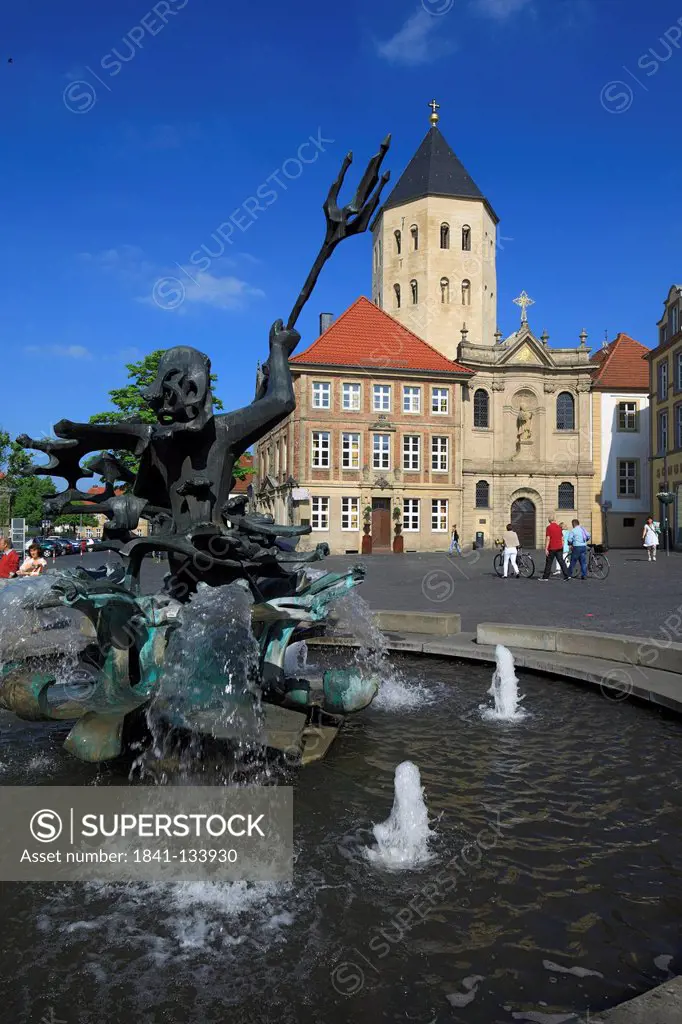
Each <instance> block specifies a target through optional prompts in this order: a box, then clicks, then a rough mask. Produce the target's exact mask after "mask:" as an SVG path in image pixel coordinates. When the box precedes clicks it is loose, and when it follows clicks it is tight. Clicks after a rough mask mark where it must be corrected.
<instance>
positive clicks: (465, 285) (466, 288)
mask: <svg viewBox="0 0 682 1024" xmlns="http://www.w3.org/2000/svg"><path fill="white" fill-rule="evenodd" d="M462 305H463V306H470V305H471V281H462Z"/></svg>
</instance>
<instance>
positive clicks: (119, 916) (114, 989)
mask: <svg viewBox="0 0 682 1024" xmlns="http://www.w3.org/2000/svg"><path fill="white" fill-rule="evenodd" d="M343 660H344V661H345V662H347V656H346V657H345V659H343ZM309 661H311V662H313V666H312V668H314V669H318V670H321V669H322V668H324V667H326V666H327V665H331V664H338V661H336V660H335V659H334V658H332V656H331V652H324V653H322V652H319V651H316V650H312V649H311V653H310V655H309ZM398 667H399V669H400V672H401V674H402V679H398V680H395V679H394V680H393V683H392V687H393V689H392V691H391V690H390V688H389V691H387V692H392V693H393V695H394V696H393V700H392V703H391V702H390V701H389V702H384V701H382V700H381V699H380V698H381V695H380V698H379V699H378V702H375V703H374V704H373V705H372V706H371V707H370V708H369V709H368V710H367V712H366V713H365V714H364V715H363V716H362V717H357V718H354V719H352V720H350V721H349V722H348V723H347V725H346V727H345V729H344V732H343V737H342V742H339V743H336V744H335V745H334V747H333V749H332V751H330V754H329V756H328V757H327V758H326V760H325V761H324V762H323V763H322V764H320V765H318V766H317V767H315V768H313V769H311V770H310V771H306V772H302V773H295V774H294V775H291V774H289V773H287V772H286V771H285V772H284V774H283V776H282V778H283V779H288V780H289V781H292V780H293V782H294V784H295V786H296V800H295V806H296V836H297V860H296V874H295V882H294V884H293V885H292V886H289V887H286V886H284V887H280V888H277V887H264V888H260V889H259V888H258V887H241V888H239V887H236V888H235V887H231V886H223V887H215V888H213V889H210V890H208V889H206V888H201V887H194V888H187V887H184V888H183V887H172V886H163V885H158V886H147V887H141V886H109V887H107V889H106V890H105V889H103V888H102V887H97V886H87V887H74V886H68V887H64V889H63V891H62V892H57V891H56V890H55V889H54V888H47V887H42V888H41V887H28V886H20V885H16V886H14V885H13V886H5V887H4V890H3V893H2V894H1V895H0V902H1V904H2V905H1V907H0V909H1V911H2V913H3V920H4V921H5V922H6V924H5V930H6V939H7V948H8V949H11V948H14V950H15V953H14V955H16V951H17V950H18V951H19V952H20V953H21V954H22V956H21V960H20V965H19V968H18V970H17V968H16V967H14V968H13V972H14V975H15V977H14V984H13V987H12V989H9V991H8V992H7V995H6V997H5V998H4V1002H5V1005H7V1008H8V1012H9V1011H10V1010H14V1011H15V1013H16V1010H15V1006H19V1005H20V1006H21V1008H22V1009H23V1011H24V1012H25V1013H26V1014H27V1019H31V1015H33V1016H36V1019H39V1018H40V1013H42V1012H43V1005H44V1002H41V998H42V993H43V992H45V991H48V990H49V991H50V992H51V993H52V998H53V999H54V1005H55V1007H58V1006H59V1005H60V1002H59V1001H60V1000H62V1001H66V1000H67V999H68V1000H69V1005H71V1004H72V1003H74V1002H75V1001H77V1002H78V1004H79V1005H81V1006H84V1007H88V1006H91V1007H93V1011H92V1018H91V1019H92V1024H94V1021H95V1019H96V1013H97V1012H98V1011H96V1010H95V1009H94V1007H95V1006H99V1005H101V1003H102V1001H105V1002H106V1003H107V1005H108V1006H109V1007H110V1011H109V1014H108V1017H107V1024H119V1021H120V1022H121V1024H123V1021H125V1020H128V1019H135V1020H136V1021H141V1022H143V1024H147V1022H149V1024H152V1022H153V1021H156V1020H158V1019H159V1015H160V1011H159V1007H161V1008H163V1007H166V1008H168V1013H169V1015H170V1016H169V1019H170V1020H178V1021H179V1020H182V1019H192V1015H194V1017H196V1018H199V1019H202V1020H205V1021H206V1022H207V1024H214V1022H215V1024H217V1022H219V1021H223V1020H224V1019H225V1016H226V1014H229V1016H230V1019H231V1020H234V1021H236V1022H237V1024H251V1022H252V1021H253V1020H254V1016H253V1006H254V1005H255V1002H256V1000H257V1001H258V1018H259V1019H260V1020H263V1021H266V1022H269V1021H273V1022H274V1021H277V1022H282V1021H284V1022H287V1024H288V1022H289V1021H292V1022H293V1021H294V1020H295V1019H296V1020H301V1021H304V1022H308V1021H311V1022H312V1021H314V1020H319V1019H323V1020H324V1021H325V1024H346V1021H348V1020H352V1019H372V1017H376V1019H387V1020H406V1019H408V1020H409V1019H411V1020H424V1021H425V1022H430V1021H435V1022H438V1024H441V1022H442V1024H450V1022H452V1021H453V1020H465V1021H470V1022H472V1024H493V1022H494V1024H512V1022H514V1021H518V1020H521V1021H523V1020H528V1021H531V1020H532V1021H536V1022H537V1021H539V1022H541V1024H542V1022H543V1021H545V1020H546V1021H552V1020H553V1021H556V1020H557V1019H558V1018H559V1017H562V1016H563V1018H564V1019H566V1020H568V1019H570V1017H571V1015H572V1014H573V1015H575V1017H576V1018H577V1017H578V1016H581V1017H582V1019H583V1020H585V1019H587V1010H588V1008H589V1010H590V1014H591V1016H592V1017H594V1016H595V1014H596V1013H598V1012H599V1011H601V1010H604V1009H605V1008H608V1007H611V1006H614V1005H616V1004H618V1003H620V1002H623V1001H624V1000H626V999H629V998H630V997H632V996H634V995H637V994H638V993H640V992H643V991H645V990H647V989H649V988H651V987H653V986H654V985H656V984H659V983H661V982H663V981H665V980H666V978H668V977H670V976H671V975H672V974H674V973H676V972H679V970H680V968H681V967H682V964H680V962H679V915H680V909H681V908H682V875H681V873H680V870H679V867H678V851H679V849H680V847H681V840H682V814H681V813H680V812H681V811H682V795H681V787H680V785H679V783H680V777H681V776H682V742H681V741H682V723H681V722H680V721H679V720H678V719H676V718H674V717H673V716H669V715H668V714H667V713H665V712H661V711H657V710H655V709H651V708H647V707H644V706H640V705H638V704H634V703H632V702H619V703H613V702H608V701H605V700H604V699H603V698H602V697H601V696H600V695H599V693H598V692H595V691H591V690H586V689H584V688H581V687H574V686H557V685H556V683H555V682H554V681H551V680H549V679H548V678H543V677H541V676H537V675H531V674H528V673H525V672H523V671H518V672H517V674H518V676H519V689H520V691H521V692H522V693H523V694H524V707H525V709H526V711H527V716H526V718H525V719H524V720H523V721H521V722H488V721H484V720H483V719H482V718H481V715H480V712H479V705H480V704H481V703H485V702H486V700H487V699H488V698H487V691H488V689H489V687H490V679H491V674H492V670H491V669H490V668H489V667H488V666H476V665H463V664H458V663H455V662H453V661H443V660H439V659H417V658H409V659H407V658H405V659H399V663H398ZM405 689H406V690H408V691H411V692H412V695H413V696H414V698H415V700H414V701H412V703H409V702H408V701H407V700H406V699H402V693H401V691H402V690H405ZM58 729H59V726H57V725H54V724H52V723H45V724H43V723H37V724H29V723H21V722H17V721H16V720H14V721H13V722H12V723H11V725H10V723H8V721H7V719H6V718H5V716H0V730H2V731H1V732H0V736H1V737H2V746H1V747H0V762H2V763H3V764H4V765H5V766H6V767H5V769H4V772H3V775H2V777H1V778H2V782H3V783H4V784H29V783H31V784H40V783H41V782H47V781H50V782H51V783H53V784H69V783H71V784H87V783H88V782H92V781H93V779H94V778H98V780H99V784H102V785H106V784H111V783H116V782H120V781H121V778H120V777H117V776H116V774H115V772H113V771H112V770H111V769H107V770H104V771H102V772H98V770H97V769H96V768H95V767H94V766H92V765H85V764H81V763H78V762H74V761H73V760H72V759H69V758H68V757H67V756H66V755H65V754H64V753H63V752H62V751H61V749H60V746H59V743H58V740H59V734H58V731H57V732H56V733H55V731H54V730H58ZM406 760H409V761H412V762H413V763H414V764H415V765H417V766H418V767H419V770H420V774H421V780H420V781H421V785H422V786H423V787H424V794H425V799H426V804H427V807H428V813H429V820H430V823H431V825H432V827H433V828H434V830H435V832H436V837H435V839H434V842H433V844H432V845H431V849H432V852H433V853H434V855H435V859H434V861H432V862H430V863H428V864H425V865H423V866H422V867H421V868H419V869H417V870H408V871H393V870H385V869H383V868H382V867H381V865H377V864H372V863H371V862H370V861H368V859H367V857H366V856H365V855H364V853H363V850H364V849H365V848H366V847H367V846H369V845H372V844H373V843H374V842H375V839H374V836H373V831H372V826H373V825H374V824H375V823H377V822H385V821H386V819H387V818H388V817H389V815H390V812H391V808H392V805H393V799H394V775H395V769H396V766H397V765H398V764H400V763H401V762H403V761H406ZM84 964H92V965H93V967H92V968H87V969H85V970H84ZM95 965H96V966H95ZM0 966H1V965H0ZM3 976H4V977H5V978H8V977H10V976H11V975H10V974H9V964H7V965H6V970H5V971H4V972H3ZM197 976H200V977H201V979H202V984H201V985H200V986H198V985H197V983H196V979H197ZM12 999H15V1000H20V1001H21V1002H20V1003H17V1002H15V1003H12ZM107 1001H108V1002H107ZM64 1004H65V1003H64ZM38 1009H40V1013H38V1012H37V1011H38ZM542 1015H544V1016H542ZM19 1019H21V1016H20V1015H19ZM672 1019H674V1018H671V1020H672ZM84 1024H90V1021H89V1020H88V1018H87V1014H86V1017H85V1018H84Z"/></svg>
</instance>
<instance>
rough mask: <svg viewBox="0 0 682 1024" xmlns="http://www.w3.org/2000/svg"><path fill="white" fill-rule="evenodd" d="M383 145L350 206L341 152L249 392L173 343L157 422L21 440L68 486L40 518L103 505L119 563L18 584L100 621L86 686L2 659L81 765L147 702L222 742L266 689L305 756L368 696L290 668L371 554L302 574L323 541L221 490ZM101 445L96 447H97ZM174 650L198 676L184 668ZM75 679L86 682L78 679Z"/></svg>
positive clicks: (267, 703) (368, 192)
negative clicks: (226, 383) (241, 640)
mask: <svg viewBox="0 0 682 1024" xmlns="http://www.w3.org/2000/svg"><path fill="white" fill-rule="evenodd" d="M389 141H390V137H389V138H386V139H385V140H384V141H383V142H382V143H381V146H380V148H379V152H378V153H377V154H376V155H375V156H374V157H372V159H371V160H370V161H369V164H368V166H367V168H366V170H365V172H364V174H363V176H362V179H361V181H360V184H359V186H358V189H357V191H356V194H355V196H354V198H353V200H352V201H351V202H350V203H349V204H348V205H347V206H344V207H340V206H339V205H338V195H339V191H340V188H341V186H342V184H343V181H344V177H345V174H346V172H347V170H348V167H349V166H350V163H351V161H352V154H350V153H349V154H348V155H347V156H346V158H345V160H344V162H343V165H342V168H341V171H340V173H339V175H338V177H337V178H336V180H335V181H334V182H333V184H332V186H331V188H330V191H329V194H328V196H327V199H326V202H325V204H324V212H325V216H326V234H325V238H324V241H323V243H322V246H321V248H320V251H319V253H318V256H317V258H316V260H315V262H314V263H313V265H312V268H311V270H310V272H309V274H308V277H307V279H306V281H305V284H304V286H303V288H302V290H301V292H300V294H299V296H298V298H297V300H296V302H295V304H294V306H293V309H292V311H291V314H290V316H289V319H288V321H287V324H286V326H284V324H283V322H282V321H281V320H278V321H276V322H275V323H274V324H273V326H272V328H271V330H270V353H269V358H268V360H267V362H266V363H265V365H264V366H263V367H262V368H260V370H259V373H258V378H257V382H256V395H255V398H254V400H253V401H252V402H251V404H250V405H247V406H245V407H244V408H241V409H237V410H235V411H233V412H229V413H226V414H223V415H214V411H213V397H212V394H211V385H210V372H211V367H210V362H209V359H208V357H207V356H205V355H204V354H203V353H201V352H198V351H197V350H196V349H193V348H187V347H177V348H172V349H169V350H168V351H166V352H165V353H164V354H163V356H162V358H161V360H160V362H159V367H158V373H157V376H156V379H155V380H154V381H153V382H152V384H151V386H150V387H148V388H147V390H146V393H145V398H146V400H147V403H148V405H149V406H150V408H151V409H152V410H153V412H154V413H155V415H156V419H157V422H156V423H155V424H148V423H145V422H140V421H136V420H132V419H131V420H128V421H121V422H117V423H114V424H93V423H74V422H72V421H70V420H61V421H60V422H59V423H57V424H56V425H55V428H54V430H55V434H56V438H51V439H48V440H35V439H32V438H30V437H28V436H27V435H21V436H20V437H19V438H17V440H18V441H19V443H20V444H21V445H22V446H23V447H24V448H33V449H36V450H38V451H41V452H44V453H45V454H47V456H48V457H49V461H48V462H47V463H46V464H45V465H41V466H34V467H32V468H31V470H30V472H31V473H34V474H36V475H39V476H40V475H42V476H57V477H61V478H63V479H65V480H66V482H67V487H66V489H65V490H63V491H62V492H61V493H59V494H57V495H55V496H53V497H50V498H49V499H47V500H46V502H45V512H46V517H47V518H52V517H54V516H55V515H58V514H76V515H78V514H79V513H81V512H87V513H88V514H92V512H93V511H96V512H97V513H101V514H103V515H104V516H106V518H107V525H106V526H105V528H104V531H103V539H104V544H105V547H106V548H108V549H110V550H112V551H115V552H117V553H118V554H119V556H120V557H121V559H122V560H123V564H122V565H116V566H104V567H102V568H100V569H86V568H82V567H79V568H76V569H69V570H66V571H61V570H59V571H56V572H54V573H53V574H51V576H50V584H49V585H48V586H46V587H43V588H41V590H40V592H39V593H35V594H33V593H27V594H26V599H25V604H26V606H27V607H32V608H33V609H40V610H42V609H47V608H55V607H59V606H60V605H61V606H66V607H67V608H69V609H73V610H75V611H77V612H79V613H82V615H84V616H85V618H86V619H88V620H89V622H90V629H91V634H92V640H93V642H92V643H90V644H88V645H87V647H86V648H85V650H84V651H83V652H82V654H81V656H80V658H79V662H78V664H77V665H76V666H75V668H74V680H77V681H78V685H75V684H74V686H72V687H67V691H68V693H69V695H70V698H71V699H66V700H63V699H62V700H60V699H55V696H54V688H55V686H56V685H57V670H56V669H55V668H54V666H53V665H46V666H45V667H43V668H41V670H37V669H36V668H35V666H34V667H30V666H29V665H27V663H26V662H25V660H22V658H20V657H19V656H16V655H14V656H13V655H12V654H10V655H9V657H7V656H4V663H3V665H2V669H1V670H0V708H5V709H8V710H10V711H13V712H14V713H15V714H16V715H17V716H19V717H20V718H24V719H28V720H32V721H38V720H50V719H52V720H74V719H75V724H74V725H73V727H72V729H71V731H70V732H69V735H68V737H67V739H66V741H65V747H66V749H67V750H68V751H69V752H70V753H72V754H74V755H76V756H77V757H79V758H81V759H82V760H84V761H106V760H110V759H112V758H116V757H118V756H119V755H121V754H122V753H124V752H125V751H126V750H129V749H130V739H129V733H130V729H131V727H132V725H133V723H136V724H138V723H139V722H140V718H141V713H142V714H143V715H144V713H145V712H146V711H147V710H148V709H149V707H150V706H152V705H153V706H154V716H155V718H156V719H157V721H158V720H162V721H165V722H166V724H167V725H168V727H169V728H170V729H175V730H195V731H198V732H200V733H207V734H210V735H213V736H216V737H218V738H221V737H224V738H226V739H230V738H232V737H233V735H234V730H235V719H236V718H238V717H239V716H240V715H242V713H243V712H244V711H245V709H248V708H253V707H256V706H260V704H261V703H263V705H264V708H265V734H266V740H265V742H266V745H268V746H274V747H279V748H281V749H285V750H287V751H291V750H292V748H294V747H295V748H297V749H299V751H300V754H301V759H302V760H303V762H304V763H305V761H306V749H305V748H306V730H309V729H312V730H313V731H314V733H315V743H314V752H312V751H311V752H309V759H314V758H317V757H319V756H322V755H323V754H324V752H325V751H326V749H327V747H328V745H329V743H330V742H331V741H332V739H333V738H334V736H335V735H336V733H337V732H338V729H339V728H340V725H341V723H342V721H343V716H344V715H346V714H348V713H350V712H354V711H358V710H360V709H362V708H364V707H366V706H367V705H368V704H370V703H371V701H372V700H373V698H374V696H375V695H376V692H377V689H378V678H377V677H376V675H374V674H372V673H371V672H370V673H366V672H363V671H362V669H361V668H360V667H359V666H353V667H352V668H348V669H346V668H335V669H328V670H327V671H325V672H324V673H323V675H322V677H321V678H319V679H308V678H305V677H303V676H302V675H301V674H300V670H302V669H300V666H301V663H300V662H299V665H298V666H296V665H295V664H294V668H295V669H299V671H295V672H294V673H293V674H292V675H289V674H288V672H287V668H289V666H290V665H291V664H292V662H291V659H289V661H288V662H286V661H285V658H286V652H287V648H288V646H289V644H290V643H291V642H294V643H297V642H300V641H302V640H304V639H305V637H306V636H310V635H316V634H319V633H320V632H323V631H324V628H325V620H326V617H327V614H328V609H329V606H330V605H331V604H333V602H335V601H336V600H338V599H339V598H341V597H343V596H344V595H345V594H347V593H348V591H349V590H350V589H352V588H353V587H355V586H357V585H358V584H359V583H361V582H362V580H363V576H364V570H363V568H362V567H361V566H358V565H356V566H353V567H352V568H351V569H349V570H348V571H347V572H345V573H329V572H327V573H310V574H308V573H307V571H306V570H307V567H308V565H309V563H311V562H314V561H318V560H319V559H321V558H323V557H324V556H325V555H327V554H328V553H329V549H328V547H327V545H326V544H318V545H317V548H316V549H315V550H314V551H312V552H307V553H301V552H297V551H296V544H297V543H298V540H299V538H300V537H301V536H302V535H303V534H308V533H310V532H311V528H310V527H309V526H293V525H282V524H278V523H275V521H274V519H273V518H272V517H271V516H267V515H261V514H258V513H257V512H256V511H254V510H252V509H251V508H250V507H249V501H248V499H247V498H242V497H241V496H240V497H236V498H230V497H229V495H230V491H231V490H232V487H233V485H234V478H233V467H234V465H235V463H236V462H237V460H238V459H239V458H240V456H241V455H242V454H243V453H244V452H245V451H246V450H247V449H248V448H250V447H251V446H252V445H253V444H254V443H255V442H257V441H258V440H259V439H260V438H261V437H263V436H264V435H266V434H267V433H268V432H269V431H270V430H272V429H273V428H274V427H276V426H277V424H279V423H280V422H281V421H282V420H283V419H285V417H286V416H288V415H289V414H290V413H291V412H292V411H293V409H294V408H295V398H294V390H293V383H292V377H291V371H290V368H289V357H290V356H291V354H292V353H293V351H294V349H295V348H296V345H297V344H298V342H299V341H300V335H299V334H298V332H297V331H296V329H295V324H296V321H297V319H298V317H299V315H300V313H301V310H302V309H303V307H304V305H305V303H306V302H307V300H308V299H309V297H310V295H311V293H312V291H313V288H314V286H315V283H316V282H317V279H318V277H319V274H320V272H321V270H322V267H323V266H324V264H325V263H326V262H327V260H328V259H329V258H330V256H331V255H332V253H333V251H334V250H335V248H336V246H337V245H339V243H340V242H341V241H343V239H345V238H347V237H350V236H352V235H356V234H360V233H362V232H364V231H365V230H366V229H367V227H368V225H369V223H370V221H371V219H372V217H373V215H374V213H375V211H376V209H377V207H378V205H379V201H380V198H381V192H382V189H383V187H384V185H385V183H386V181H387V180H388V177H389V175H388V173H387V172H384V173H383V174H382V175H381V177H380V174H379V172H380V167H381V164H382V161H383V159H384V156H385V154H386V152H387V150H388V147H389ZM121 450H123V451H125V452H129V453H131V454H133V455H134V456H136V457H137V458H139V469H138V471H137V473H136V474H133V473H132V472H131V471H130V470H129V469H128V468H127V466H126V465H125V464H124V463H123V462H122V461H121V460H120V458H118V457H117V455H116V452H117V451H121ZM92 453H99V455H98V456H97V457H96V458H95V459H94V460H93V459H92ZM88 456H90V459H89V461H88V463H87V465H86V466H83V465H81V460H82V459H84V458H85V457H88ZM94 472H96V473H98V474H99V475H100V476H101V478H102V482H103V484H104V489H103V493H101V494H99V495H96V496H93V495H91V494H86V493H85V492H83V491H81V490H79V489H78V487H77V483H78V481H79V480H80V479H82V478H84V477H85V478H87V477H92V476H93V475H94ZM122 488H123V490H122ZM93 503H94V504H95V505H96V506H97V507H96V509H93ZM140 518H142V519H146V520H148V521H149V522H150V524H151V527H152V531H151V533H150V535H149V536H148V537H138V536H137V535H136V534H135V533H134V532H133V531H134V530H135V528H136V527H137V524H138V521H139V520H140ZM155 551H157V552H158V551H162V552H166V553H167V556H168V562H169V569H170V572H169V574H168V575H167V577H166V579H165V584H164V588H163V590H162V591H161V592H160V593H156V594H152V595H146V594H143V593H142V592H141V586H140V570H141V565H142V562H143V560H144V558H145V557H146V556H147V555H150V554H152V552H155ZM17 585H18V586H21V584H20V583H19V584H17ZM14 586H15V584H11V585H10V587H14ZM216 588H217V590H218V591H222V590H224V589H225V588H229V589H230V590H231V592H232V593H231V596H230V597H229V599H225V600H223V598H222V597H219V596H218V594H217V593H216ZM22 593H23V592H22ZM237 606H239V608H240V609H241V611H240V614H241V615H244V614H245V615H246V616H247V618H248V620H249V623H250V635H251V637H252V640H253V646H254V651H255V656H254V660H255V667H254V668H253V671H247V670H244V671H239V670H235V668H234V666H231V668H230V671H229V673H227V674H226V668H225V659H224V658H221V657H219V656H217V650H216V646H215V645H216V644H217V645H218V646H220V642H221V641H220V639H219V638H220V635H221V625H222V632H224V630H225V628H226V626H227V621H226V618H225V617H226V616H227V617H228V618H229V616H230V615H231V614H232V612H231V609H233V608H236V607H237ZM202 609H203V612H204V613H206V614H208V617H209V619H211V617H212V621H213V626H212V628H204V629H203V632H202V630H201V629H199V633H198V634H197V635H200V636H201V640H202V642H201V643H200V644H199V646H198V647H195V649H194V650H192V651H191V652H190V653H191V656H190V655H188V646H187V641H188V640H189V642H190V646H191V632H192V630H196V629H197V628H198V627H197V615H199V618H201V610H202ZM245 609H248V610H247V611H245ZM221 616H223V618H222V623H221V619H220V617H221ZM204 626H206V623H204ZM240 646H241V645H240ZM247 646H248V645H247ZM299 650H300V649H299ZM178 658H180V664H182V666H184V668H185V669H187V670H188V672H189V675H187V673H185V675H184V677H183V674H182V673H178V671H177V668H178V661H177V659H178ZM183 659H184V660H183ZM83 679H87V680H89V683H88V684H86V685H81V683H82V680H83ZM169 687H170V691H172V692H170V691H169ZM320 736H322V737H323V738H324V742H320Z"/></svg>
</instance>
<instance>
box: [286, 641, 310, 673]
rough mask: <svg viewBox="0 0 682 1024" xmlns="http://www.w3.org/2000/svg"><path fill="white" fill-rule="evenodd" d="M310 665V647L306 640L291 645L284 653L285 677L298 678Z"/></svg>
mask: <svg viewBox="0 0 682 1024" xmlns="http://www.w3.org/2000/svg"><path fill="white" fill-rule="evenodd" d="M307 665H308V645H307V643H306V642H305V640H297V641H296V643H293V644H289V646H288V647H287V649H286V651H285V652H284V675H285V676H293V677H294V678H296V677H297V676H299V675H300V674H301V673H302V672H305V670H306V668H307Z"/></svg>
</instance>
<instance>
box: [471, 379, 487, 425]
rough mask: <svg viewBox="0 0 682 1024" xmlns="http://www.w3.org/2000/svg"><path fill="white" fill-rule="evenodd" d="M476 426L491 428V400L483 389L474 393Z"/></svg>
mask: <svg viewBox="0 0 682 1024" xmlns="http://www.w3.org/2000/svg"><path fill="white" fill-rule="evenodd" d="M474 426H475V427H489V426H490V399H489V398H488V392H487V391H484V390H483V388H478V389H477V390H476V391H474Z"/></svg>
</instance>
